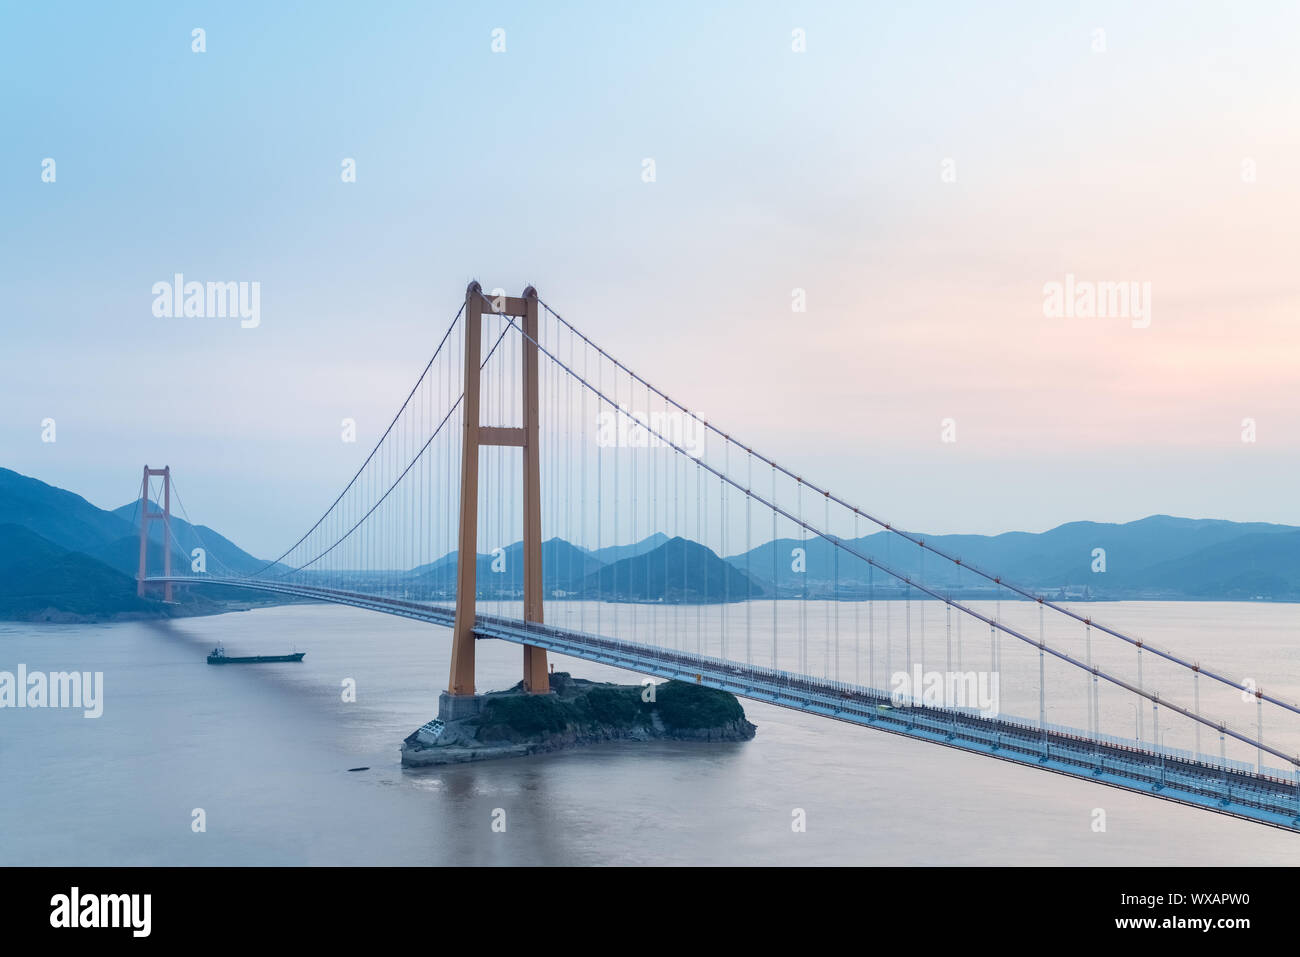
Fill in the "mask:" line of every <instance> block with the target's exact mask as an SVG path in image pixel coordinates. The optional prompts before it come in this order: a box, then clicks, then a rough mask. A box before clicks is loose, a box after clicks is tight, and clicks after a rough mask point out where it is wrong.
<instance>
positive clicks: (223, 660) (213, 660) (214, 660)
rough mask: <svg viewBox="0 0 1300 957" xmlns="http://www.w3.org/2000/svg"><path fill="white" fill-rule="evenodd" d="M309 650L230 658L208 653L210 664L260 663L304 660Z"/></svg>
mask: <svg viewBox="0 0 1300 957" xmlns="http://www.w3.org/2000/svg"><path fill="white" fill-rule="evenodd" d="M306 654H307V652H305V651H299V652H296V653H295V654H292V655H252V656H251V657H246V658H230V657H227V656H226V655H208V664H210V665H258V664H264V663H266V662H269V661H302V659H303V656H304V655H306Z"/></svg>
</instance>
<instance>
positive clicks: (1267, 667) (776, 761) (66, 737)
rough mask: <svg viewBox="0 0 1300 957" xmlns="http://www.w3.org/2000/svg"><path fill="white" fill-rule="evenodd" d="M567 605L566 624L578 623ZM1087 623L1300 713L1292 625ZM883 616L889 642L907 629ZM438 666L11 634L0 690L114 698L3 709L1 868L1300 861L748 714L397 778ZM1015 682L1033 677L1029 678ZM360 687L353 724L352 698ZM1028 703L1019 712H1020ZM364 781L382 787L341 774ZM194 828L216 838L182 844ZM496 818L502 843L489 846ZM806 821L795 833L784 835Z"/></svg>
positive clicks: (1097, 789)
mask: <svg viewBox="0 0 1300 957" xmlns="http://www.w3.org/2000/svg"><path fill="white" fill-rule="evenodd" d="M561 606H562V603H557V605H556V609H557V611H556V613H555V614H554V615H552V619H553V620H555V619H558V618H562V617H563V616H564V615H576V614H578V613H579V609H578V608H577V606H574V607H573V608H570V609H567V610H564V609H562V607H561ZM767 607H768V608H770V607H771V606H770V605H769V606H767ZM1092 607H1095V608H1097V609H1098V614H1101V611H1102V610H1103V609H1104V612H1105V616H1106V618H1107V620H1108V621H1109V622H1111V623H1114V624H1117V625H1120V626H1123V627H1132V628H1136V629H1138V630H1139V631H1142V630H1143V629H1145V632H1144V633H1147V634H1150V636H1151V637H1152V639H1153V640H1158V641H1159V642H1160V643H1161V644H1163V645H1166V646H1171V647H1174V648H1176V649H1178V650H1180V651H1185V652H1186V653H1188V654H1189V655H1195V656H1199V657H1201V658H1203V659H1205V660H1206V661H1212V662H1215V663H1219V664H1222V665H1224V666H1232V667H1233V668H1234V670H1235V672H1236V673H1238V674H1249V673H1253V672H1254V669H1256V668H1258V669H1260V670H1259V672H1258V673H1262V674H1269V675H1270V676H1271V677H1272V682H1273V683H1272V685H1271V687H1270V688H1269V689H1268V690H1271V691H1275V692H1279V693H1284V694H1285V695H1286V696H1287V697H1288V698H1292V699H1294V698H1300V661H1298V660H1297V658H1298V653H1297V650H1296V649H1297V642H1296V640H1295V639H1296V628H1297V627H1300V608H1298V607H1297V606H1294V605H1267V604H1249V605H1233V604H1209V603H1187V604H1177V603H1149V604H1148V603H1121V604H1113V605H1106V606H1092ZM1032 611H1033V609H1032V608H1031V607H1028V606H1026V607H1025V608H1024V609H1021V612H1023V613H1024V614H1031V613H1032ZM589 613H591V609H584V610H582V614H584V615H586V614H589ZM550 614H551V612H550V611H549V609H548V615H550ZM735 614H736V612H735V606H733V607H732V609H731V610H730V611H729V615H733V616H734V615H735ZM828 614H832V615H833V614H834V610H832V611H830V612H828ZM839 614H840V615H841V616H843V615H846V614H847V612H846V610H845V609H844V608H840V609H839ZM889 614H890V616H891V632H894V633H897V634H901V633H902V632H898V631H897V629H898V628H900V627H905V626H904V625H902V624H900V619H899V617H898V610H897V609H895V610H892V611H890V613H889ZM931 614H932V617H931V619H930V624H929V625H927V626H926V627H928V628H929V629H930V630H929V632H928V636H927V640H928V642H929V644H928V646H927V648H928V649H929V650H927V651H926V655H927V659H926V661H927V665H930V664H931V663H933V661H934V659H933V656H935V655H939V654H944V655H946V654H947V649H946V648H944V644H945V642H946V641H947V640H948V638H949V637H950V633H948V632H945V631H944V626H943V614H942V610H941V609H934V610H932V612H931ZM1243 616H1244V621H1245V622H1246V625H1245V626H1243V624H1242V621H1243ZM732 620H733V622H734V621H735V618H734V617H733V619H732ZM916 625H917V622H915V621H914V626H916ZM782 627H784V626H782ZM789 627H792V628H797V627H798V625H797V623H795V622H791V623H789ZM813 631H815V632H816V631H817V627H816V625H815V624H814V627H813ZM879 631H880V627H877V632H879ZM1225 636H1229V637H1225ZM875 640H876V642H877V643H878V644H879V643H880V642H881V641H882V640H883V639H882V636H880V635H879V634H877V636H876V639H875ZM965 640H966V642H967V645H966V651H965V654H966V661H965V666H966V667H981V665H979V664H978V663H977V662H976V661H975V659H976V658H977V656H978V655H979V654H985V651H984V650H983V649H984V644H987V642H986V641H985V639H984V638H983V637H980V638H979V639H978V640H977V638H976V637H975V636H971V635H969V634H968V635H967V637H966V639H965ZM218 641H223V642H224V643H225V644H226V646H227V649H228V651H229V652H230V653H231V654H240V653H244V654H257V653H263V654H270V653H282V652H285V651H288V650H290V649H291V648H292V647H294V646H296V647H297V649H298V650H305V651H307V652H308V654H307V658H306V660H305V662H303V663H302V664H301V665H269V666H261V667H225V668H215V667H210V666H208V665H207V664H206V663H205V662H204V656H205V654H206V652H207V651H208V649H210V648H211V647H212V646H213V645H214V644H215V643H216V642H218ZM895 641H897V638H896V637H895V635H894V634H892V633H891V643H892V642H895ZM980 642H984V644H980ZM733 647H734V646H733ZM880 647H882V648H883V645H880ZM941 648H942V649H944V650H943V651H942V652H940V650H939V649H941ZM840 652H841V658H840V667H841V669H842V674H843V676H844V677H846V678H849V677H852V675H851V674H850V673H849V669H850V667H857V668H859V669H862V668H863V667H864V666H863V663H862V660H861V654H862V652H861V649H857V650H855V651H854V652H852V653H850V651H849V646H848V645H847V644H845V645H844V646H843V647H841V649H840ZM898 653H901V652H898V651H896V650H895V649H894V648H893V647H891V654H898ZM917 653H918V654H919V651H918V652H917ZM448 654H449V635H448V632H447V631H446V630H445V629H441V628H435V627H432V626H428V625H422V624H419V623H416V622H411V621H405V620H403V619H399V618H391V617H387V616H383V615H377V614H374V613H372V612H366V611H361V610H356V609H350V608H344V607H336V606H294V607H284V608H274V609H265V610H258V611H251V612H243V613H235V614H228V615H222V616H218V617H213V618H201V619H186V620H182V621H178V622H169V623H123V624H113V625H98V626H58V625H26V624H15V623H0V670H8V671H15V670H16V669H17V665H18V664H19V663H23V664H25V665H27V667H28V669H29V670H40V671H60V670H73V669H75V670H81V671H102V672H103V673H104V683H105V692H104V696H105V705H104V713H103V716H102V717H101V718H99V719H98V720H87V719H85V718H83V717H82V714H81V712H80V711H70V710H53V709H47V710H28V709H21V710H13V709H4V710H0V864H6V865H12V864H74V865H95V864H367V865H370V864H414V865H429V864H443V865H464V864H611V863H613V864H724V863H738V864H809V863H831V864H891V865H898V864H945V863H955V864H1038V863H1048V864H1050V863H1068V864H1136V865H1143V864H1253V865H1259V864H1272V865H1288V864H1297V863H1300V836H1296V835H1291V834H1288V833H1286V832H1282V831H1278V830H1275V829H1272V828H1266V827H1263V826H1260V825H1255V824H1250V823H1247V822H1242V821H1237V820H1233V819H1230V818H1226V817H1222V816H1219V815H1215V814H1210V813H1207V812H1204V811H1198V810H1194V809H1191V808H1186V807H1182V806H1180V805H1175V804H1170V803H1168V802H1164V801H1158V800H1155V799H1152V798H1145V797H1141V796H1139V795H1135V794H1129V793H1127V792H1123V791H1117V790H1114V789H1109V788H1104V787H1101V786H1099V785H1093V784H1089V783H1087V782H1082V781H1075V780H1073V779H1069V778H1063V777H1059V776H1057V775H1053V774H1047V773H1044V772H1041V771H1035V770H1032V769H1028V768H1022V767H1017V766H1013V765H1008V764H1004V763H1002V762H998V761H993V760H989V759H987V758H981V757H976V756H973V755H966V754H963V753H961V752H956V751H952V750H949V749H946V748H941V747H937V746H934V745H928V744H923V743H920V742H913V741H909V740H906V739H902V738H899V737H896V736H893V735H888V734H883V733H879V732H875V731H871V730H868V729H862V728H857V727H853V726H849V725H846V724H841V723H838V722H833V721H827V720H825V719H821V718H815V717H811V716H804V715H801V714H798V713H795V712H792V711H786V710H783V709H779V708H775V707H771V706H767V705H762V704H756V703H752V702H744V704H745V709H746V712H747V713H748V715H749V717H750V719H751V720H752V721H754V722H755V724H757V725H758V728H759V731H758V736H757V737H756V738H755V739H754V740H753V741H751V742H748V743H744V744H726V745H699V744H691V743H684V742H683V743H675V742H656V743H649V744H633V743H629V744H609V745H600V746H597V747H592V748H589V749H585V750H580V751H573V752H568V753H562V754H555V755H546V756H540V757H533V758H520V759H514V760H509V761H498V762H490V763H483V764H475V765H468V766H458V767H451V768H444V769H430V770H421V771H404V770H402V768H401V767H400V765H399V762H398V751H397V747H398V744H399V743H400V741H401V739H402V738H403V737H404V736H405V735H406V734H408V733H409V732H410V731H412V730H413V729H414V728H416V727H417V726H418V725H420V724H421V723H423V722H424V721H426V720H428V719H429V718H430V717H432V716H433V714H434V711H435V709H436V695H437V690H438V689H439V687H440V686H442V685H443V684H444V683H445V681H446V676H447V668H448ZM882 654H883V652H882ZM855 655H856V656H857V660H856V661H854V660H853V659H854V656H855ZM1116 655H1117V656H1120V657H1122V655H1120V652H1116ZM520 656H521V652H520V649H519V648H518V647H517V646H514V645H506V644H504V643H500V642H480V643H479V646H478V662H479V664H478V673H479V680H480V685H481V687H482V688H483V689H488V688H502V687H506V686H508V685H510V684H512V683H514V682H515V681H516V680H517V678H518V673H519V667H520ZM1100 656H1101V653H1100V652H1099V657H1100ZM1008 657H1014V656H1011V655H1009V656H1008ZM986 658H987V654H986ZM809 659H810V660H811V661H812V662H814V664H816V665H817V667H818V668H820V667H821V665H822V664H823V663H824V662H825V661H826V660H829V659H830V654H829V653H828V649H826V648H824V647H822V646H820V645H814V646H812V647H810V651H809ZM1117 660H1118V659H1117ZM760 661H761V659H760ZM894 663H895V664H897V663H898V661H897V660H895V662H894ZM985 663H987V662H985ZM555 664H556V668H557V670H568V671H572V672H573V673H574V674H577V675H580V676H585V677H590V678H596V679H605V680H615V681H623V682H630V681H634V680H635V678H634V677H633V676H631V675H629V674H628V673H626V672H618V671H614V670H612V669H607V668H603V667H600V666H595V665H590V664H587V663H585V662H581V661H574V660H569V659H555ZM1022 665H1023V667H1025V668H1036V667H1037V665H1036V657H1035V656H1034V655H1032V654H1031V655H1029V656H1027V657H1025V658H1024V661H1023V662H1022ZM866 667H868V668H869V667H871V664H870V662H869V661H868V663H867V665H866ZM876 667H879V668H883V665H881V664H877V665H876ZM1004 667H1007V665H1006V662H1005V660H1004ZM1017 667H1018V666H1017ZM1034 675H1035V678H1036V672H1034ZM348 678H351V679H354V680H355V682H356V688H357V700H356V702H355V703H346V702H344V701H343V700H342V694H341V685H342V682H343V681H344V680H345V679H348ZM1009 679H1010V680H1009V681H1008V684H1009V685H1010V686H1011V688H1012V694H1013V697H1014V694H1015V691H1014V689H1015V687H1016V686H1017V681H1016V680H1015V676H1014V675H1010V676H1009ZM1065 680H1069V679H1065ZM1084 680H1085V679H1083V678H1079V681H1081V682H1083V681H1084ZM1151 680H1158V676H1157V678H1153V679H1151ZM1188 693H1190V692H1188ZM1062 697H1063V698H1064V697H1065V696H1062ZM1077 697H1078V698H1079V699H1080V700H1081V701H1084V700H1086V698H1084V696H1083V695H1078V696H1077ZM1231 697H1232V696H1231V695H1229V696H1228V699H1225V702H1226V703H1225V704H1224V707H1226V708H1231V707H1232V705H1231V702H1230V700H1229V699H1231ZM1012 704H1014V707H1008V708H1007V709H1006V710H1012V711H1015V710H1019V711H1021V712H1024V711H1025V708H1026V707H1027V706H1028V704H1029V698H1028V697H1026V698H1025V700H1024V701H1014V702H1012ZM1032 706H1033V708H1034V709H1036V707H1037V704H1036V698H1034V699H1033V702H1032ZM1125 707H1127V708H1128V712H1127V716H1124V712H1123V709H1124V708H1125ZM1238 711H1239V713H1234V714H1233V715H1232V717H1233V718H1234V720H1235V719H1241V720H1242V721H1253V720H1254V717H1253V709H1252V708H1251V707H1250V706H1248V705H1242V706H1241V708H1239V709H1238ZM1108 713H1112V714H1114V715H1120V717H1118V718H1115V719H1114V720H1115V724H1116V726H1115V727H1107V728H1105V730H1107V731H1111V732H1113V733H1116V734H1119V733H1127V734H1130V735H1132V734H1135V733H1136V729H1135V728H1134V727H1132V726H1131V725H1132V724H1133V723H1134V722H1135V719H1136V714H1134V713H1132V708H1131V706H1128V705H1124V704H1122V703H1121V704H1120V705H1117V706H1116V708H1115V709H1110V711H1109V712H1108ZM1051 719H1052V720H1060V721H1062V722H1065V721H1067V720H1069V721H1071V722H1073V723H1076V724H1081V725H1085V726H1086V721H1087V718H1086V713H1084V714H1083V715H1082V716H1079V715H1074V714H1066V713H1057V714H1053V715H1052V716H1051ZM1290 733H1291V732H1289V731H1288V732H1287V734H1288V735H1290ZM1288 740H1290V738H1289V737H1288ZM1297 740H1300V738H1297ZM1170 743H1171V744H1172V743H1173V742H1170ZM1203 747H1204V748H1205V750H1212V749H1213V747H1217V742H1215V743H1214V744H1213V747H1212V745H1211V743H1210V742H1209V741H1206V742H1205V743H1204V744H1203ZM360 766H367V767H368V768H369V770H366V771H359V772H349V771H348V769H349V768H354V767H360ZM195 808H202V809H203V811H204V812H205V814H206V821H207V830H206V832H205V833H194V832H193V831H192V830H191V820H192V817H191V815H192V812H193V810H194V809H195ZM498 808H500V809H503V810H504V812H505V820H506V824H507V827H506V831H505V833H494V832H493V830H492V821H493V812H494V810H495V809H498ZM796 808H801V809H803V810H804V811H805V812H806V815H807V832H806V833H794V832H792V830H791V816H792V812H793V810H794V809H796ZM1095 808H1103V809H1104V810H1105V811H1106V815H1107V830H1106V831H1105V833H1095V832H1094V831H1093V830H1092V828H1091V826H1090V825H1091V822H1092V812H1093V810H1094V809H1095Z"/></svg>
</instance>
